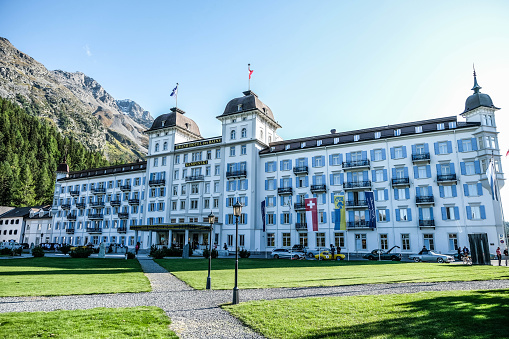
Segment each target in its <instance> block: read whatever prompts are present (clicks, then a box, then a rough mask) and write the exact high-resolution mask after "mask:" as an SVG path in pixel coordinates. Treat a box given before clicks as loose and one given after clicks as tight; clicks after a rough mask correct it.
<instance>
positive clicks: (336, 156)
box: [331, 154, 341, 166]
mask: <svg viewBox="0 0 509 339" xmlns="http://www.w3.org/2000/svg"><path fill="white" fill-rule="evenodd" d="M331 159H332V163H331V165H333V166H335V165H341V156H340V154H333V155H332V157H331Z"/></svg>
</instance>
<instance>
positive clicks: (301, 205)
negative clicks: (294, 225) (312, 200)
mask: <svg viewBox="0 0 509 339" xmlns="http://www.w3.org/2000/svg"><path fill="white" fill-rule="evenodd" d="M293 208H294V209H295V210H296V211H302V210H305V209H306V204H305V203H303V202H296V203H295V204H293Z"/></svg>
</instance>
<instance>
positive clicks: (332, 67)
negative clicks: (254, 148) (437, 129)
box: [0, 0, 509, 213]
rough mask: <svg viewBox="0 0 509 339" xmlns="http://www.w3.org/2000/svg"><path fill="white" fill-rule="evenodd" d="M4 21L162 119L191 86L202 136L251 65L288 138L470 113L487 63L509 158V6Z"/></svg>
mask: <svg viewBox="0 0 509 339" xmlns="http://www.w3.org/2000/svg"><path fill="white" fill-rule="evenodd" d="M0 12H1V13H3V15H2V20H1V21H0V36H3V37H5V38H7V39H9V40H10V41H11V43H12V44H13V45H14V46H15V47H16V48H18V49H20V50H21V51H23V52H25V53H27V54H29V55H30V56H32V57H34V58H35V59H36V60H38V61H40V62H41V63H43V64H44V65H45V66H46V67H47V68H48V69H62V70H65V71H81V72H84V73H85V74H87V75H88V76H90V77H92V78H94V79H95V80H97V81H98V82H99V83H100V84H101V85H103V87H104V88H105V89H106V90H107V91H108V92H109V93H110V94H112V95H113V96H114V97H115V98H117V99H123V98H129V99H133V100H135V101H136V102H138V103H139V104H140V105H141V106H142V107H143V108H144V109H146V110H149V111H150V112H151V113H152V115H153V116H154V117H156V116H158V115H160V114H163V113H166V112H168V111H169V108H170V107H173V106H174V104H175V102H174V100H173V99H172V98H170V96H169V95H170V91H171V89H172V88H173V87H174V86H175V83H176V82H179V83H180V86H179V107H180V108H182V109H184V110H185V111H186V112H187V114H188V116H189V117H190V118H192V119H194V120H195V121H196V122H197V123H198V126H199V127H200V129H201V132H202V135H203V136H204V137H212V136H216V135H219V134H220V124H219V122H218V121H217V120H215V117H216V116H217V115H219V114H221V113H222V112H223V110H224V107H225V105H226V103H227V102H228V101H229V100H230V99H231V98H234V97H237V96H241V95H242V94H241V92H242V91H244V90H246V89H247V64H248V63H251V67H252V69H253V70H254V73H253V79H252V82H251V89H252V90H253V91H254V92H255V93H257V94H258V96H259V97H260V99H261V100H262V101H264V102H265V103H266V104H267V105H268V106H269V107H271V109H272V111H273V112H274V115H275V117H276V120H278V121H279V123H280V124H281V125H282V126H283V128H282V129H281V130H280V131H279V133H280V135H281V136H282V137H283V138H284V139H290V138H298V137H304V136H310V135H317V134H323V133H328V132H329V130H330V129H331V128H336V129H337V130H338V131H344V130H351V129H357V128H366V127H374V126H379V125H386V124H390V123H399V122H408V121H415V120H421V119H427V118H434V117H442V116H449V115H456V114H459V113H461V112H462V111H463V109H464V103H465V99H466V98H467V97H468V96H469V95H470V93H471V91H470V88H472V84H473V79H472V63H473V62H475V64H476V69H477V73H478V80H479V84H480V85H481V86H482V87H483V89H482V90H481V91H482V92H484V93H488V94H490V96H491V97H492V99H493V102H494V103H495V105H496V106H498V107H501V108H502V110H501V111H499V113H498V115H497V124H498V129H499V131H500V132H501V133H500V139H499V143H500V148H501V150H502V151H503V153H504V155H505V152H506V151H507V149H509V133H507V131H506V126H508V124H509V118H506V116H507V115H509V96H508V95H507V93H508V90H509V84H508V79H509V63H508V61H509V20H508V18H509V2H507V1H355V2H354V1H339V0H336V1H312V2H311V1H256V2H253V1H144V2H142V1H12V0H0ZM504 158H505V157H504ZM503 166H504V169H505V172H507V173H509V161H507V160H506V159H504V161H503ZM508 186H509V185H508ZM505 202H507V203H509V198H506V199H505ZM508 207H509V205H508ZM505 210H506V212H507V213H509V208H506V209H505Z"/></svg>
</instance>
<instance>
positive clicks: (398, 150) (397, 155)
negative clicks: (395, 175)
mask: <svg viewBox="0 0 509 339" xmlns="http://www.w3.org/2000/svg"><path fill="white" fill-rule="evenodd" d="M401 158H403V147H402V146H400V147H394V159H401Z"/></svg>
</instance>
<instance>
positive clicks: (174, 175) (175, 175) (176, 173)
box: [173, 170, 179, 180]
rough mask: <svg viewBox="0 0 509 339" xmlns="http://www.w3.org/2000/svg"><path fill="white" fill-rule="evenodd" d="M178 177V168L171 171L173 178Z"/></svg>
mask: <svg viewBox="0 0 509 339" xmlns="http://www.w3.org/2000/svg"><path fill="white" fill-rule="evenodd" d="M178 178H179V170H175V171H173V179H175V180H178Z"/></svg>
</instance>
